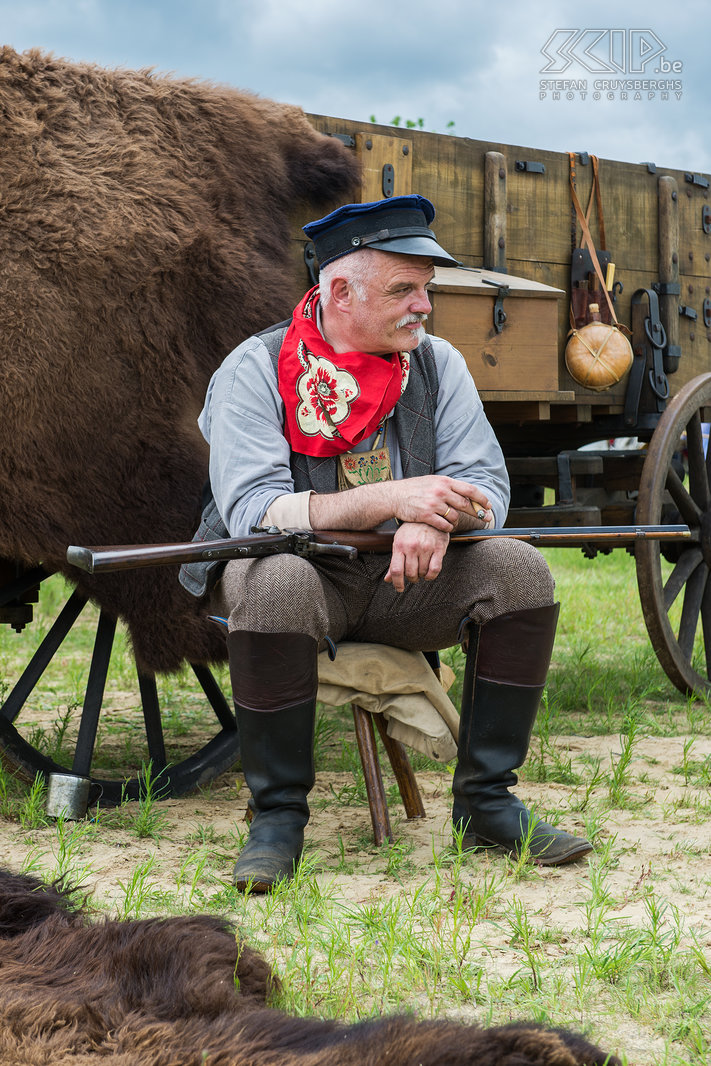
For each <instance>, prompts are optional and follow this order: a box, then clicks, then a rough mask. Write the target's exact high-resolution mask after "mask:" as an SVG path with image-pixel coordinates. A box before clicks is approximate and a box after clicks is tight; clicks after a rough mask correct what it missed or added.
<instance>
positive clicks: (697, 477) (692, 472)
mask: <svg viewBox="0 0 711 1066" xmlns="http://www.w3.org/2000/svg"><path fill="white" fill-rule="evenodd" d="M686 447H687V455H688V458H689V492H690V493H691V496H692V499H694V500H695V501H696V503H697V504H698V505H699V507H700V508H701V510H702V511H708V509H709V504H711V498H710V496H709V479H708V475H707V473H706V459H705V456H704V441H703V435H702V432H701V413H700V411H695V412H694V414H693V415H692V416H691V418H690V419H689V424H688V426H687V427H686Z"/></svg>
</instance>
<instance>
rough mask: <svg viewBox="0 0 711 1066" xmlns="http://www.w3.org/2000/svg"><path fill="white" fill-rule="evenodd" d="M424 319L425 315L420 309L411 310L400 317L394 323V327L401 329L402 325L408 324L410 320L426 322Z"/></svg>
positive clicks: (425, 318)
mask: <svg viewBox="0 0 711 1066" xmlns="http://www.w3.org/2000/svg"><path fill="white" fill-rule="evenodd" d="M426 321H427V315H425V314H423V313H422V312H421V311H413V312H412V313H411V314H409V315H405V316H404V317H403V318H401V319H400V321H399V322H396V323H395V327H396V329H401V328H402V326H409V324H410V323H411V322H426Z"/></svg>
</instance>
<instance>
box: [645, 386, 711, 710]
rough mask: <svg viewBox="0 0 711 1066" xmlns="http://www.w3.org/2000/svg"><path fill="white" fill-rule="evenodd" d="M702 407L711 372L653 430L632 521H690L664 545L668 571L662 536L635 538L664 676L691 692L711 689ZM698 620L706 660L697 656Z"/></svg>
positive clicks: (710, 547) (707, 461)
mask: <svg viewBox="0 0 711 1066" xmlns="http://www.w3.org/2000/svg"><path fill="white" fill-rule="evenodd" d="M704 408H711V374H702V375H701V376H700V377H697V378H694V379H693V380H691V381H689V382H688V383H687V384H686V385H685V386H684V387H683V388H682V389H681V390H680V392H679V393H678V394H677V395H676V396H675V397H674V399H673V400H672V401H671V402H670V404H669V406H668V407H667V409H666V411H665V412H664V414H663V415H662V417H661V418H660V420H659V425H658V426H657V428H656V430H655V431H654V435H653V437H652V440H651V443H650V445H649V451H648V453H647V458H646V459H645V463H644V467H643V469H642V477H641V480H640V484H639V503H638V507H637V521H638V522H639V523H640V524H646V523H659V522H663V521H668V520H670V512H674V516H673V517H674V520H675V521H682V522H686V523H687V525H688V526H689V527H690V529H691V531H692V539H691V541H686V542H684V545H683V547H677V546H675V547H673V549H672V550H671V552H669V559H670V561H671V562H672V563H673V568H672V570H671V573H669V574H665V572H664V570H663V564H662V559H663V557H664V555H663V552H662V551H660V544H659V541H651V540H647V541H640V542H639V543H638V544H637V545H635V561H636V566H637V583H638V585H639V595H640V599H641V601H642V610H643V612H644V620H645V623H646V626H647V630H648V632H649V636H650V639H651V641H652V647H653V648H654V651H655V653H656V655H657V658H658V659H659V662H660V663H661V665H662V667H663V669H664V671H665V673H666V674H667V676H668V677H669V679H670V680H671V681H672V682H673V683H674V684H675V685H676V687H677V688H678V689H680V690H681V691H682V692H685V693H689V694H691V693H711V582H710V581H709V568H710V567H711V452H708V450H706V451H707V454H705V446H704V440H703V434H702V422H703V418H704ZM677 512H678V515H680V516H681V517H680V518H679V517H677ZM679 606H680V607H681V610H680V612H679ZM677 616H678V620H677ZM699 623H700V631H701V635H702V637H703V660H704V661H703V663H700V662H698V661H696V660H695V658H694V644H695V640H696V634H697V630H699Z"/></svg>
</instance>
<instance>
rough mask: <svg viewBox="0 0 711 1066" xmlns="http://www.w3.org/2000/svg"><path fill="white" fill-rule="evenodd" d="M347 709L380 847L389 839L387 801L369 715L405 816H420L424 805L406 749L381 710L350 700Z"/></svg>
mask: <svg viewBox="0 0 711 1066" xmlns="http://www.w3.org/2000/svg"><path fill="white" fill-rule="evenodd" d="M351 709H352V710H353V721H354V722H355V734H356V739H357V741H358V751H359V752H360V761H361V763H362V764H363V774H364V776H365V789H366V792H367V794H368V806H369V807H370V818H371V821H372V823H373V836H374V837H375V844H376V847H380V846H381V845H382V844H384V843H385V842H386V841H387V842H388V843H389V844H391V843H392V842H393V831H392V828H391V826H390V814H389V812H388V801H387V799H386V797H385V788H384V787H383V775H382V773H381V771H380V760H379V758H378V748H377V745H376V742H375V730H374V729H373V719H375V724H376V726H377V727H378V732H379V733H380V739H381V740H382V742H383V745H384V746H385V750H386V751H387V753H388V758H389V759H390V765H391V766H392V768H393V772H394V774H395V780H396V781H397V786H398V788H399V789H400V795H401V797H402V802H403V804H404V807H405V813H406V815H407V817H408V819H412V818H424V817H425V808H424V805H423V803H422V796H421V795H420V790H419V788H418V785H417V781H416V780H415V774H414V771H413V769H412V766H411V765H410V759H409V758H408V754H407V749H406V748H405V745H404V744H402V743H401V742H400V741H399V740H394V739H393V738H392V737H389V736H388V731H387V726H386V723H385V722H384V721H383V716H382V714H371V712H370V711H365V710H363V708H362V707H359V706H358V705H357V704H355V703H352V704H351Z"/></svg>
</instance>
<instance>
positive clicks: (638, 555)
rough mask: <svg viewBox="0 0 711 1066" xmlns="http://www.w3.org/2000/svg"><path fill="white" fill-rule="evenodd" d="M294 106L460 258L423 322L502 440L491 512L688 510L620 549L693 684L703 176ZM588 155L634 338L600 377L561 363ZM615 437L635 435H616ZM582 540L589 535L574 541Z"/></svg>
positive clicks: (705, 298) (576, 271)
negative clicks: (612, 373)
mask: <svg viewBox="0 0 711 1066" xmlns="http://www.w3.org/2000/svg"><path fill="white" fill-rule="evenodd" d="M311 121H312V122H313V123H314V125H315V126H316V128H317V129H319V130H321V131H322V132H326V133H330V134H331V135H333V136H337V137H341V138H344V139H345V140H346V141H347V143H348V144H349V145H352V150H353V151H355V152H356V153H357V154H358V155H359V156H360V158H361V160H362V162H363V172H364V174H365V188H364V192H363V198H364V199H371V198H376V197H379V196H382V195H388V193H389V192H390V191H392V192H393V193H394V194H402V193H408V192H419V193H421V194H422V195H424V196H428V197H429V198H430V199H432V200H433V202H434V203H435V205H436V208H437V218H436V231H437V236H438V238H439V239H440V240H441V242H442V244H443V246H444V247H445V248H447V249H448V250H449V251H451V253H452V254H453V255H454V256H456V257H457V259H459V260H460V262H462V263H463V264H465V265H466V266H468V267H474V268H478V269H477V272H459V271H458V272H455V271H448V270H443V271H438V273H437V276H436V279H435V285H434V287H433V288H434V292H433V299H432V304H433V313H432V316H431V319H430V322H429V324H428V328H429V329H430V331H431V332H433V333H436V334H439V335H441V336H444V337H446V338H447V339H448V340H451V341H452V343H454V344H455V345H456V346H457V347H458V348H459V349H460V350H461V351H462V353H463V354H464V356H465V358H466V360H467V363H468V365H469V368H470V370H471V373H472V375H473V377H474V380H475V382H476V384H477V387H478V389H479V392H480V395H481V397H482V400H483V402H484V407H485V410H486V413H487V416H488V418H489V420H490V421H491V422H492V424H493V425H494V427H495V429H496V433H497V435H498V437H499V440H500V442H501V444H502V446H503V449H504V453H505V455H506V460H507V466H508V470H509V475H510V477H511V483H512V506H511V510H510V513H509V518H508V521H507V525H508V526H510V527H528V526H585V527H587V526H592V527H594V526H599V525H604V526H605V525H636V524H647V523H664V522H685V523H687V524H688V525H689V527H690V528H691V530H692V538H691V540H690V541H688V542H685V543H684V544H683V545H681V544H679V543H676V544H674V543H666V544H660V543H659V542H653V541H640V542H639V543H638V544H636V545H635V546H634V549H633V550H634V557H635V563H636V568H637V576H638V585H639V592H640V597H641V602H642V608H643V613H644V618H645V622H646V625H647V628H648V630H649V635H650V638H651V641H652V645H653V647H654V651H655V653H656V654H657V656H658V658H659V661H660V663H661V665H662V667H663V668H664V670H665V672H666V673H667V675H668V676H669V678H670V679H671V680H672V681H673V683H674V684H675V685H676V686H677V687H678V688H679V689H680V690H681V691H683V692H689V693H691V692H698V693H708V692H709V691H711V684H710V682H709V678H710V676H711V585H709V582H708V575H709V565H710V564H711V541H710V540H709V521H710V519H709V509H710V508H711V492H710V489H709V462H711V460H709V461H708V462H707V451H706V435H705V431H704V427H705V423H706V419H707V418H711V374H709V371H710V370H711V203H710V202H709V178H708V176H707V175H702V174H698V173H689V172H682V171H675V170H669V169H667V168H664V167H661V166H657V165H656V164H655V163H654V162H653V161H648V162H641V163H639V164H630V163H620V162H612V161H608V160H600V161H598V160H595V159H594V158H593V156H592V154H589V153H588V152H585V151H577V152H574V153H571V154H566V153H560V152H542V151H536V150H533V149H530V148H523V147H512V146H508V145H503V144H488V143H484V142H481V141H474V140H469V139H465V138H458V137H450V136H446V135H437V134H430V133H422V132H420V131H412V130H407V129H401V128H395V129H393V128H392V127H389V128H384V127H380V126H372V127H371V126H364V125H362V124H361V125H358V124H356V123H353V122H346V121H343V120H340V119H334V118H326V117H323V116H311ZM572 147H578V148H579V147H580V146H572ZM594 164H595V166H594ZM594 170H597V172H598V175H599V189H600V201H599V202H598V203H596V202H595V201H596V198H595V197H593V205H592V210H591V229H592V236H593V238H594V239H595V245H596V248H597V250H598V252H599V258H600V261H601V265H602V268H603V270H606V267H607V265H608V264H609V263H614V283H613V287H614V292H613V296H614V306H615V309H616V313H617V317H618V319H619V320H620V322H621V323H624V324H627V325H628V326H629V327H630V328H631V330H632V336H631V343H632V348H633V352H634V363H633V366H632V369H631V371H630V373H629V374H628V375H626V376H625V377H624V378H623V379H622V380H621V381H620V382H619V383H618V384H616V385H614V386H612V387H610V388H608V389H605V390H604V391H592V390H591V389H588V388H585V387H583V386H582V385H580V384H578V383H577V382H576V381H574V380H573V378H572V377H571V375H570V373H569V372H568V370H567V367H566V363H565V359H564V352H565V347H566V341H567V338H568V335H569V332H570V328H571V323H570V306H571V292H572V288H578V287H579V286H580V287H587V285H588V278H589V277H591V276H592V266H591V265H590V262H589V261H587V262H585V261H583V257H584V256H585V253H586V249H585V248H582V249H581V227H580V225H579V224H578V219H577V217H576V213H575V211H574V209H573V206H572V200H571V174H572V176H573V182H574V185H575V188H576V190H577V196H578V199H579V201H580V202H581V203H582V204H583V205H584V206H585V205H587V204H588V203H589V202H590V194H591V192H592V191H593V184H594ZM600 206H602V212H603V214H602V219H601V218H600ZM601 221H602V224H603V228H601ZM601 237H604V238H606V239H601ZM306 257H307V260H308V252H307V254H306ZM598 287H599V286H598ZM707 408H708V409H709V411H708V414H706V413H705V411H706V409H707ZM630 438H631V439H632V440H633V441H634V442H635V444H636V445H637V446H635V447H632V448H630V447H628V446H624V447H623V446H621V445H622V444H623V443H624V444H625V445H626V444H627V443H628V442H629V439H630ZM615 442H617V443H618V446H617V447H616V446H615ZM596 445H598V446H597V447H596ZM545 489H548V490H552V493H553V499H552V500H550V499H549V498H550V496H551V493H550V492H549V493H548V494H547V496H544V490H545ZM544 499H545V500H546V502H545V503H544ZM595 550H596V549H595V546H594V544H592V543H591V545H590V549H589V554H591V555H593V554H594V553H595ZM665 562H671V563H672V564H673V567H672V568H671V570H670V569H669V567H668V566H666V565H665ZM679 604H682V608H681V612H680V614H679ZM677 615H678V617H677ZM697 633H698V634H700V635H701V636H702V648H701V649H699V647H698V643H697V641H696V637H697Z"/></svg>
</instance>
